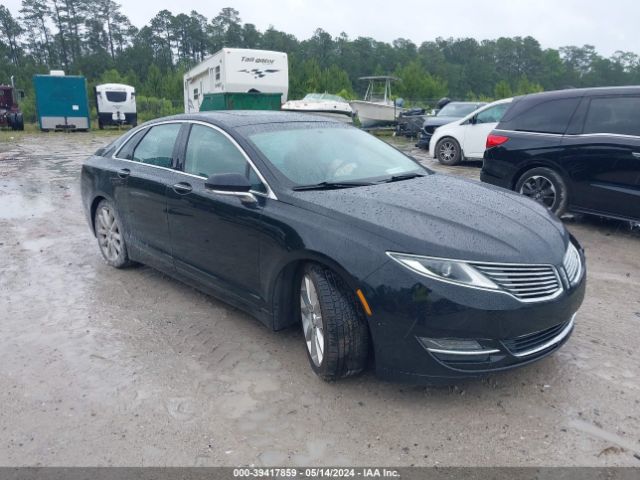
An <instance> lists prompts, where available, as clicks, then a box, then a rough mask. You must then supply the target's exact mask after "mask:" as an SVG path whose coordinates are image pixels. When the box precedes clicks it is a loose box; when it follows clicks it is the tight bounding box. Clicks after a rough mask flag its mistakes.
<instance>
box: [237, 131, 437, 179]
mask: <svg viewBox="0 0 640 480" xmlns="http://www.w3.org/2000/svg"><path fill="white" fill-rule="evenodd" d="M243 133H245V135H246V136H247V137H248V138H249V140H250V141H251V143H253V145H254V146H255V147H256V148H257V150H259V151H260V152H261V153H262V154H263V155H264V156H265V157H266V159H267V160H268V161H269V163H271V165H273V167H274V168H276V169H277V170H278V171H279V172H280V173H281V174H282V175H284V176H285V177H286V178H287V179H289V180H290V181H291V182H292V183H293V184H294V186H299V185H313V184H319V183H323V182H327V183H329V182H331V183H335V182H376V181H385V180H386V181H388V180H389V179H390V178H391V177H398V176H404V175H408V174H414V173H416V174H419V176H422V175H426V174H428V173H429V171H428V170H426V169H425V168H424V167H422V166H421V165H420V164H419V163H417V162H416V161H414V160H413V159H411V158H409V157H407V156H406V155H405V154H403V153H401V152H399V151H398V150H396V149H395V148H393V147H391V146H390V145H388V144H387V143H385V142H383V141H382V140H379V139H377V138H376V137H374V136H373V135H370V134H368V133H366V132H363V131H362V130H359V129H357V128H354V127H347V126H342V125H340V124H334V123H325V122H296V123H279V124H270V125H262V126H254V127H253V128H251V129H250V130H249V131H246V130H245V132H243ZM414 176H415V175H414Z"/></svg>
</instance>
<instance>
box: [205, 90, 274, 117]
mask: <svg viewBox="0 0 640 480" xmlns="http://www.w3.org/2000/svg"><path fill="white" fill-rule="evenodd" d="M281 98H282V94H281V93H258V92H256V93H240V92H238V93H231V92H225V93H206V94H205V95H204V99H203V100H202V104H201V105H200V111H201V112H209V111H211V110H280V105H281Z"/></svg>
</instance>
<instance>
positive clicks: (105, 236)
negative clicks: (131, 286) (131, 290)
mask: <svg viewBox="0 0 640 480" xmlns="http://www.w3.org/2000/svg"><path fill="white" fill-rule="evenodd" d="M94 218H95V222H94V225H95V230H96V238H97V239H98V246H99V247H100V253H102V256H103V258H104V259H105V261H106V262H107V263H108V264H109V265H111V266H112V267H115V268H124V267H128V266H130V265H131V264H132V262H131V260H129V254H128V252H127V245H126V244H125V241H124V231H123V229H122V222H120V217H119V216H118V213H117V212H116V209H115V208H114V207H113V205H112V204H111V202H109V201H108V200H102V201H101V202H100V203H99V204H98V207H97V208H96V213H95V217H94Z"/></svg>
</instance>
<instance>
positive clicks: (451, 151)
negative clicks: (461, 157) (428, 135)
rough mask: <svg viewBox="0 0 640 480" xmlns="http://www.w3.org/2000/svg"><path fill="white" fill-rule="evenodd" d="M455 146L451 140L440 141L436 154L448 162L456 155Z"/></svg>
mask: <svg viewBox="0 0 640 480" xmlns="http://www.w3.org/2000/svg"><path fill="white" fill-rule="evenodd" d="M456 153H457V151H456V146H455V145H454V144H453V142H448V141H447V142H442V143H441V144H440V149H439V150H438V155H439V156H440V160H442V161H443V162H450V161H452V160H453V159H454V158H455V156H456Z"/></svg>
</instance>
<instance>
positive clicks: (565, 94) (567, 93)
mask: <svg viewBox="0 0 640 480" xmlns="http://www.w3.org/2000/svg"><path fill="white" fill-rule="evenodd" d="M625 94H627V95H631V94H636V95H637V94H640V85H627V86H619V87H591V88H566V89H563V90H550V91H548V92H540V93H530V94H528V95H522V96H520V97H517V99H518V100H522V99H532V100H533V99H539V100H551V99H554V98H569V97H588V96H593V95H625Z"/></svg>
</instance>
